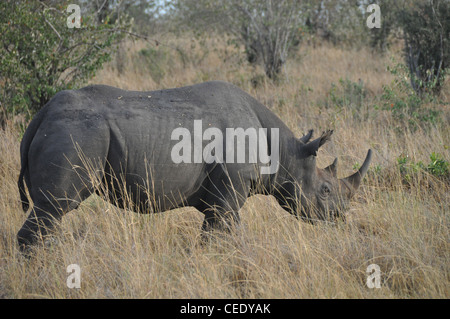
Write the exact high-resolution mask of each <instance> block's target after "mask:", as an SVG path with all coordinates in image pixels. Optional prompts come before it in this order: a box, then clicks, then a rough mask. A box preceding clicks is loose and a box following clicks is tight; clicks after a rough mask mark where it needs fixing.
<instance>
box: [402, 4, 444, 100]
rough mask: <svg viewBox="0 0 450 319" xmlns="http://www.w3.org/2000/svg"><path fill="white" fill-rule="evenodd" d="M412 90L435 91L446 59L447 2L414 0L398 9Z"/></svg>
mask: <svg viewBox="0 0 450 319" xmlns="http://www.w3.org/2000/svg"><path fill="white" fill-rule="evenodd" d="M398 19H399V23H400V25H401V27H402V28H403V32H404V40H405V57H406V65H407V66H408V69H409V73H410V80H411V85H412V87H413V89H414V90H415V91H416V93H417V94H419V95H422V94H424V93H427V91H430V90H431V91H432V92H433V93H434V94H439V92H440V90H441V86H442V83H443V82H444V76H445V70H446V68H448V66H449V65H448V63H449V59H450V2H449V1H448V0H434V1H431V0H429V1H424V2H422V1H418V2H414V3H413V4H410V5H409V7H406V8H404V9H403V10H401V11H400V12H399V16H398Z"/></svg>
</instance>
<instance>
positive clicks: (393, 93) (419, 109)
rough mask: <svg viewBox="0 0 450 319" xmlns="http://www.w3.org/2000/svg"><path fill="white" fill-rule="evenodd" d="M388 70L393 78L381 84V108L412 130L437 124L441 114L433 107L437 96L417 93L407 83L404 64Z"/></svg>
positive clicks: (407, 74) (407, 77)
mask: <svg viewBox="0 0 450 319" xmlns="http://www.w3.org/2000/svg"><path fill="white" fill-rule="evenodd" d="M388 71H389V72H390V73H391V74H393V75H394V76H395V78H394V80H393V81H392V83H390V84H389V85H385V86H383V94H382V96H381V101H382V105H383V108H384V109H385V110H389V111H391V112H392V114H393V116H394V118H395V119H396V120H397V121H398V122H399V123H400V124H405V125H407V126H408V127H409V128H410V129H412V130H416V129H417V128H418V127H426V126H427V125H429V124H437V123H438V122H439V121H440V116H441V114H442V112H441V111H439V110H438V109H436V108H435V107H434V104H436V103H437V102H438V100H437V97H435V96H434V95H433V94H428V93H427V92H426V91H425V92H424V94H422V95H421V96H419V95H417V94H416V93H415V91H414V90H413V89H412V88H411V86H410V84H409V73H408V70H407V67H406V66H405V65H403V64H397V65H395V66H394V67H388ZM430 85H431V84H430ZM430 91H431V89H430Z"/></svg>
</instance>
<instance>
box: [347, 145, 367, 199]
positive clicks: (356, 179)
mask: <svg viewBox="0 0 450 319" xmlns="http://www.w3.org/2000/svg"><path fill="white" fill-rule="evenodd" d="M371 160H372V150H370V149H369V151H368V152H367V156H366V159H365V160H364V163H363V164H362V166H361V168H360V169H359V170H358V171H357V172H356V173H355V174H353V175H351V176H349V177H347V178H344V181H346V182H347V183H349V184H350V185H351V186H352V187H353V189H354V190H357V189H358V187H359V184H360V183H361V180H362V179H363V177H364V175H366V173H367V170H368V169H369V165H370V161H371Z"/></svg>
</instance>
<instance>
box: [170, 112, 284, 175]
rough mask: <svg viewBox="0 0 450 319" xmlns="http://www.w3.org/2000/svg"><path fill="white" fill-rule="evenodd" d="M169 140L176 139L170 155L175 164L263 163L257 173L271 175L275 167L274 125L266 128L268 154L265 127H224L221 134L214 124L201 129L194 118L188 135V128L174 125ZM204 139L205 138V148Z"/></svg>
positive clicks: (276, 138) (277, 149) (276, 140)
mask: <svg viewBox="0 0 450 319" xmlns="http://www.w3.org/2000/svg"><path fill="white" fill-rule="evenodd" d="M224 137H225V138H224ZM171 140H172V141H179V142H178V143H176V144H175V145H174V146H173V147H172V150H171V154H170V155H171V159H172V161H173V162H174V163H175V164H179V163H202V162H204V163H209V164H210V163H214V162H216V163H224V162H226V163H250V164H256V163H259V164H263V165H264V166H261V168H260V173H261V174H274V173H276V172H277V171H278V168H279V159H280V154H279V153H280V142H279V129H278V128H271V129H270V153H269V152H268V149H269V143H268V136H267V128H258V129H256V128H253V127H250V128H247V129H245V130H244V129H243V128H241V127H239V128H226V129H225V134H224V133H223V132H222V130H220V129H219V128H217V127H208V128H207V129H206V130H204V131H203V121H202V120H194V130H193V132H192V134H191V131H189V129H187V128H185V127H178V128H176V129H174V130H173V131H172V135H171ZM247 140H248V143H247V142H246V141H247ZM204 141H209V143H208V144H207V145H206V146H205V147H203V142H204ZM224 152H225V154H224ZM269 154H270V155H269Z"/></svg>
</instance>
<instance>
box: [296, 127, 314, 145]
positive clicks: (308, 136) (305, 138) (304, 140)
mask: <svg viewBox="0 0 450 319" xmlns="http://www.w3.org/2000/svg"><path fill="white" fill-rule="evenodd" d="M313 133H314V130H309V131H308V133H306V134H305V135H303V136H302V137H300V138H299V140H300V142H302V143H303V144H306V143H308V142H309V140H310V139H311V137H312V135H313Z"/></svg>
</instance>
